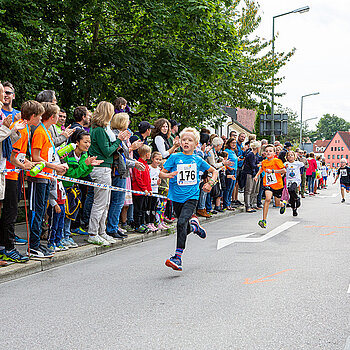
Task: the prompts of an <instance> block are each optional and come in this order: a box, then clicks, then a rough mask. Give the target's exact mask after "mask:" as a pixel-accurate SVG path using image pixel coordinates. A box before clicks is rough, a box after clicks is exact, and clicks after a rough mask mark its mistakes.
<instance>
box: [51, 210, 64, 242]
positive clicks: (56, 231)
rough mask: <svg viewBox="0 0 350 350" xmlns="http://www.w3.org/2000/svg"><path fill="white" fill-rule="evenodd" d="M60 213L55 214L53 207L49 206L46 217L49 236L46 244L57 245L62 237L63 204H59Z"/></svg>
mask: <svg viewBox="0 0 350 350" xmlns="http://www.w3.org/2000/svg"><path fill="white" fill-rule="evenodd" d="M59 206H60V209H61V212H60V213H56V211H55V208H54V207H53V206H51V205H50V206H49V209H48V211H47V212H48V215H49V223H50V234H49V238H48V242H50V243H55V244H58V243H59V242H60V241H61V239H62V237H63V229H64V218H65V208H64V204H59Z"/></svg>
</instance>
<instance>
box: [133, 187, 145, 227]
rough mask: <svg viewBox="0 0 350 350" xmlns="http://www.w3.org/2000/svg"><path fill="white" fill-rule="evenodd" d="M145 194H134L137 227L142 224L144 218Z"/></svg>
mask: <svg viewBox="0 0 350 350" xmlns="http://www.w3.org/2000/svg"><path fill="white" fill-rule="evenodd" d="M143 197H144V196H136V195H134V194H133V195H132V201H133V204H134V223H135V228H136V229H138V228H139V227H140V226H141V218H142V206H143V201H144V198H143Z"/></svg>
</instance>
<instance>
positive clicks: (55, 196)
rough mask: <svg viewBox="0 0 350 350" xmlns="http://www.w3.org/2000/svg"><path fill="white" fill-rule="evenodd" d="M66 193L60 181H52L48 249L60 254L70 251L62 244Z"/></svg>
mask: <svg viewBox="0 0 350 350" xmlns="http://www.w3.org/2000/svg"><path fill="white" fill-rule="evenodd" d="M65 203H66V192H65V190H64V187H63V185H62V182H61V181H59V180H55V179H52V180H51V181H50V194H49V208H48V211H47V212H48V216H49V237H48V240H47V248H48V249H50V250H52V251H54V252H59V251H61V250H62V251H63V250H68V247H66V246H65V245H64V244H63V242H62V235H63V228H64V217H65Z"/></svg>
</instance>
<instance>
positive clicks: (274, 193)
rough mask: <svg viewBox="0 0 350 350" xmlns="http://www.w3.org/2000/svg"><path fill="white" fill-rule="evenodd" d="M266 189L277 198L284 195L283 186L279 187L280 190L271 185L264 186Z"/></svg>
mask: <svg viewBox="0 0 350 350" xmlns="http://www.w3.org/2000/svg"><path fill="white" fill-rule="evenodd" d="M264 190H265V191H271V192H272V195H273V196H274V197H276V198H281V197H282V191H283V187H282V188H280V189H278V190H274V189H273V188H271V187H270V186H264Z"/></svg>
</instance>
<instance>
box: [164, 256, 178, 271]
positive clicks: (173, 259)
mask: <svg viewBox="0 0 350 350" xmlns="http://www.w3.org/2000/svg"><path fill="white" fill-rule="evenodd" d="M165 265H166V266H168V267H171V268H172V269H173V270H175V271H182V263H181V259H179V258H177V257H176V256H172V257H171V258H170V259H167V261H166V262H165Z"/></svg>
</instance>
